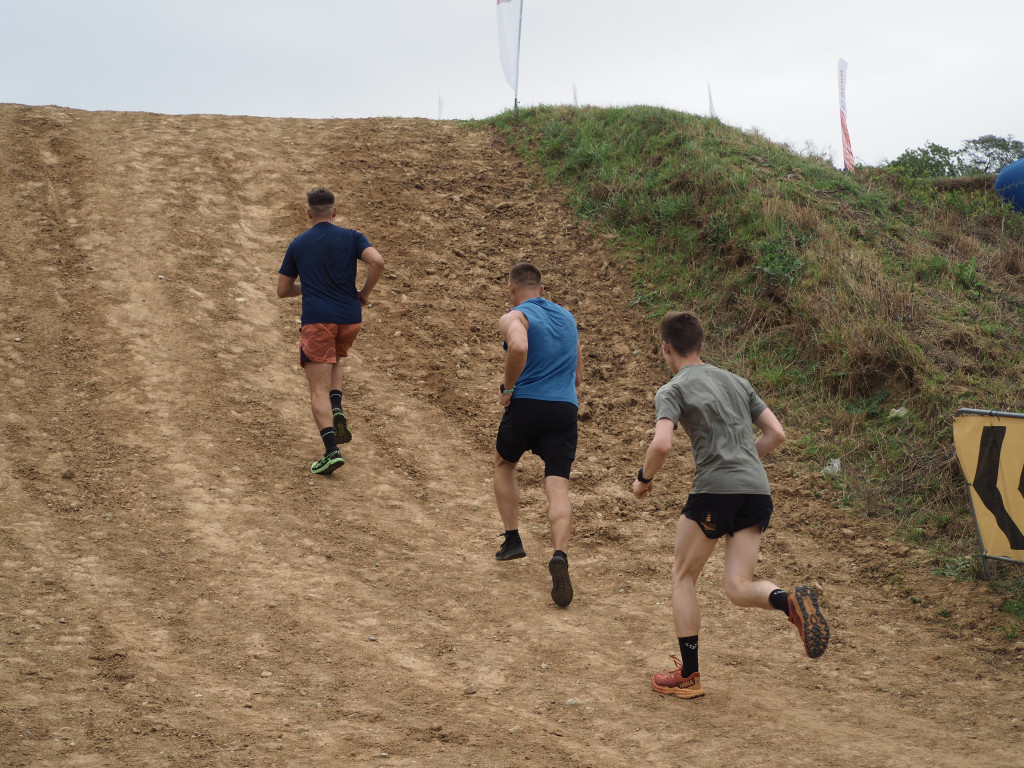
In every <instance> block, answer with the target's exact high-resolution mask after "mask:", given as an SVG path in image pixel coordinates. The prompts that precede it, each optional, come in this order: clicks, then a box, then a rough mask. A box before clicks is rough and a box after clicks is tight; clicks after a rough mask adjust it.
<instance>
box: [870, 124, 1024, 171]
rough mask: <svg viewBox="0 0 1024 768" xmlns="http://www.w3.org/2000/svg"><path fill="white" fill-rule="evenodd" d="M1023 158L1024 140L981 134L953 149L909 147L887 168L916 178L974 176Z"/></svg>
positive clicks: (931, 146) (998, 168)
mask: <svg viewBox="0 0 1024 768" xmlns="http://www.w3.org/2000/svg"><path fill="white" fill-rule="evenodd" d="M1021 158H1024V142H1021V141H1017V140H1016V139H1014V138H1013V136H1012V135H1011V136H1006V137H1002V136H993V135H992V134H988V135H986V136H979V137H978V138H976V139H970V140H968V141H965V142H964V143H963V146H962V147H961V148H960V149H959V150H957V151H955V152H954V151H953V150H951V149H947V148H946V147H943V146H940V145H938V144H933V143H931V142H928V143H927V144H925V145H924V146H923V147H920V148H919V149H908V150H907V151H906V152H904V153H903V154H902V155H900V156H899V157H897V158H896V159H895V160H893V161H892V162H891V163H888V164H887V165H886V168H891V169H892V170H894V171H899V172H901V173H905V174H907V175H908V176H913V177H914V178H930V177H935V176H947V177H948V176H954V177H955V176H973V175H977V174H983V173H984V174H991V173H998V172H999V171H1000V170H1002V169H1003V168H1005V167H1006V166H1008V165H1009V164H1010V163H1012V162H1014V161H1016V160H1019V159H1021Z"/></svg>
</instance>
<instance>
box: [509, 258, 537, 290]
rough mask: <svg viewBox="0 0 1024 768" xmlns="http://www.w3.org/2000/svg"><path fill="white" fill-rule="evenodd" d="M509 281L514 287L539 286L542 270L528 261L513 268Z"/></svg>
mask: <svg viewBox="0 0 1024 768" xmlns="http://www.w3.org/2000/svg"><path fill="white" fill-rule="evenodd" d="M508 281H509V282H510V283H512V284H513V285H526V286H535V285H536V286H539V285H540V270H539V269H537V268H536V267H535V266H533V264H530V263H529V262H528V261H524V262H521V263H519V264H516V265H515V266H514V267H512V269H511V271H510V272H509V273H508Z"/></svg>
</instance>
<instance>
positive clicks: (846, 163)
mask: <svg viewBox="0 0 1024 768" xmlns="http://www.w3.org/2000/svg"><path fill="white" fill-rule="evenodd" d="M839 124H840V126H841V127H842V129H843V169H844V170H847V171H852V170H853V147H852V146H851V145H850V129H849V128H847V127H846V59H840V60H839Z"/></svg>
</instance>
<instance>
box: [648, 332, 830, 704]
mask: <svg viewBox="0 0 1024 768" xmlns="http://www.w3.org/2000/svg"><path fill="white" fill-rule="evenodd" d="M703 349H704V329H703V328H702V327H701V324H700V321H699V320H698V319H697V318H696V316H695V315H693V314H691V313H689V312H670V313H669V314H667V315H665V317H664V318H663V319H662V321H661V350H662V355H663V356H664V358H665V362H666V363H668V366H669V368H670V369H671V371H672V374H673V377H672V380H671V381H669V382H668V383H667V384H665V385H664V386H663V387H661V389H659V390H658V394H657V395H656V396H655V398H654V405H655V410H656V414H657V421H656V423H655V427H654V438H653V439H652V440H651V444H650V446H648V448H647V453H646V454H645V456H644V462H643V464H641V466H640V471H639V472H638V473H637V477H636V480H634V481H633V494H634V495H635V496H636V497H637V498H638V499H642V498H644V497H645V496H647V494H648V493H650V492H651V488H652V483H653V482H654V476H655V474H657V472H658V470H660V469H661V467H662V465H663V464H664V463H665V458H666V456H667V455H668V452H669V450H670V448H671V447H672V433H673V431H674V430H675V428H676V425H677V424H679V425H682V427H683V429H684V430H685V431H686V434H688V435H689V436H690V442H691V443H692V446H693V460H694V463H695V464H696V474H695V475H694V478H693V488H692V489H691V492H690V496H689V498H688V499H687V501H686V506H685V507H683V511H682V514H681V516H680V518H679V523H678V525H677V526H676V542H675V559H674V562H673V565H672V619H673V623H674V624H675V629H676V636H677V637H678V638H679V651H680V655H681V661H679V665H678V666H677V667H676V668H675V669H674V670H672V671H671V672H664V673H658V674H655V675H654V677H653V678H652V679H651V687H653V688H654V690H655V691H657V692H658V693H663V694H670V695H673V696H678V697H679V698H683V699H692V698H696V697H697V696H703V695H704V689H703V688H702V687H701V684H700V672H699V667H698V663H697V650H698V648H697V633H698V631H699V629H700V606H699V604H698V601H697V578H698V577H699V576H700V573H701V571H702V570H703V568H704V565H705V564H706V563H707V561H708V558H709V557H710V556H711V553H712V552H713V551H714V549H715V545H716V544H717V543H718V539H719V538H721V537H723V536H728V538H727V539H726V548H725V594H726V596H727V597H728V598H729V600H731V601H732V602H733V603H735V604H736V605H739V606H743V607H750V608H768V609H771V608H776V609H778V610H780V611H782V612H783V613H785V614H786V616H787V617H788V618H789V620H790V621H791V622H793V624H794V625H796V628H797V630H798V631H799V632H800V639H801V640H802V641H803V644H804V650H805V651H806V652H807V655H808V656H810V657H811V658H817V657H819V656H821V654H822V653H824V652H825V648H826V646H827V645H828V638H829V630H828V623H827V622H826V621H825V617H824V616H823V615H822V613H821V610H820V609H819V608H818V596H817V594H815V592H814V590H813V589H811V588H810V587H807V586H798V587H796V588H795V589H794V590H793V593H792V594H790V593H787V592H786V591H785V590H782V589H780V588H779V587H778V586H776V585H775V584H773V583H772V582H770V581H764V580H755V579H754V568H755V567H756V566H757V555H758V551H759V549H760V546H761V534H762V533H763V532H764V529H765V528H767V527H768V523H769V521H770V519H771V515H772V497H771V490H770V488H769V485H768V475H767V474H766V473H765V470H764V465H763V464H762V463H761V459H762V458H763V457H764V456H765V455H766V454H767V453H768V452H769V451H771V450H773V449H774V448H776V447H778V446H779V445H780V444H781V443H782V441H783V440H785V439H786V435H785V432H783V429H782V425H781V424H779V420H778V419H777V418H776V417H775V414H774V413H772V411H771V409H770V408H768V406H767V405H765V403H764V401H763V400H762V399H761V398H760V397H759V396H758V394H757V392H755V391H754V388H753V387H752V386H750V382H748V381H747V380H746V379H743V378H740V377H739V376H737V375H735V374H733V373H729V372H728V371H724V370H722V369H721V368H716V367H715V366H713V365H707V364H705V363H704V362H703V361H702V360H701V359H700V354H701V352H702V351H703ZM751 425H754V426H756V427H757V428H758V429H759V430H760V431H761V434H760V435H758V437H757V439H755V438H754V432H753V429H752V428H751Z"/></svg>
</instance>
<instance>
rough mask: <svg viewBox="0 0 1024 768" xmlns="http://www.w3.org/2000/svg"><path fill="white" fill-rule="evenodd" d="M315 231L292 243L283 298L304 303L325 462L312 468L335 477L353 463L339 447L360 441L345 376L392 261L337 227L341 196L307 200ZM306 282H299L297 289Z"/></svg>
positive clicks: (302, 353)
mask: <svg viewBox="0 0 1024 768" xmlns="http://www.w3.org/2000/svg"><path fill="white" fill-rule="evenodd" d="M306 203H307V205H308V206H309V208H308V210H307V215H308V216H309V220H310V221H311V222H312V224H313V225H312V226H311V227H310V228H309V229H307V230H306V231H305V232H303V233H302V234H301V235H299V236H298V237H296V238H295V239H294V240H292V242H291V245H289V246H288V250H287V251H286V252H285V255H284V262H283V263H282V264H281V269H280V274H279V275H278V276H277V295H278V296H279V297H280V298H282V299H286V298H288V297H291V296H301V297H302V321H301V322H302V326H301V328H300V330H299V363H300V364H301V365H302V368H303V370H304V371H305V373H306V380H307V381H308V383H309V399H310V404H311V406H312V409H313V420H314V421H315V422H316V426H317V429H319V430H320V438H321V439H322V440H323V443H324V455H323V457H321V458H320V459H317V460H316V461H314V462H313V466H312V467H311V468H310V469H311V470H312V472H313V474H314V475H329V474H331V473H332V472H333V471H334V470H336V469H337V468H338V467H340V466H341V465H342V464H344V463H345V460H344V459H343V458H342V457H341V451H340V450H339V449H338V443H347V442H348V441H349V440H351V439H352V432H351V430H349V427H348V420H347V419H346V417H345V412H344V410H342V407H341V387H342V382H343V381H344V371H343V370H342V368H341V365H340V364H339V359H340V358H342V357H347V356H348V350H349V349H350V348H351V346H352V344H353V343H354V342H355V340H356V336H357V335H358V334H359V329H360V328H361V327H362V323H363V307H364V306H365V305H366V303H367V302H368V301H369V299H370V291H372V290H373V287H374V286H375V285H376V284H377V281H378V280H380V277H381V275H382V274H384V258H383V257H382V256H381V255H380V253H379V252H378V251H377V249H376V248H374V247H373V246H372V245H370V241H369V240H367V239H366V237H365V236H364V235H363V234H362V233H361V232H356V231H355V230H354V229H345V228H343V227H338V226H335V224H334V217H335V216H337V215H338V209H337V208H336V207H335V205H334V195H333V194H332V193H331V192H329V191H328V190H326V189H323V188H322V187H320V188H317V189H314V190H312V191H311V192H309V193H308V194H307V195H306ZM360 259H361V260H362V261H363V262H365V263H366V267H367V269H366V281H365V282H364V283H363V287H362V288H361V289H360V290H358V291H357V290H356V284H355V283H356V261H358V260H360ZM296 278H298V280H299V282H296Z"/></svg>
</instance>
